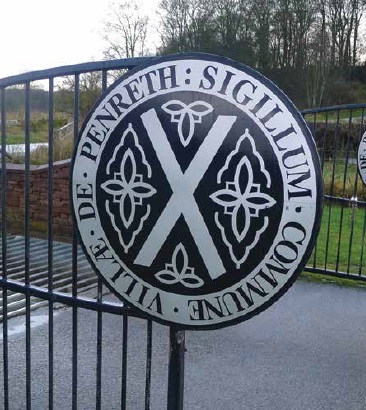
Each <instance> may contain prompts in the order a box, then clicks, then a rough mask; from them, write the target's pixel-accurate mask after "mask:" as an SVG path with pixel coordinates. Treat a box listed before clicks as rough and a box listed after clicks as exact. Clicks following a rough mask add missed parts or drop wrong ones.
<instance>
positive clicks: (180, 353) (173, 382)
mask: <svg viewBox="0 0 366 410" xmlns="http://www.w3.org/2000/svg"><path fill="white" fill-rule="evenodd" d="M184 354H185V333H184V330H182V329H180V328H179V327H178V326H176V325H172V326H170V355H169V375H168V407H167V408H168V410H183V396H184Z"/></svg>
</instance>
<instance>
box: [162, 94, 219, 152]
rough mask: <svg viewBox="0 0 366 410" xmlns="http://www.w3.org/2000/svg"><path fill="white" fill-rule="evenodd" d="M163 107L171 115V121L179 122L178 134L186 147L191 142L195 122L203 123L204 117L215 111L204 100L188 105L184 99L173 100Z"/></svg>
mask: <svg viewBox="0 0 366 410" xmlns="http://www.w3.org/2000/svg"><path fill="white" fill-rule="evenodd" d="M162 109H163V110H164V111H165V112H166V113H168V114H170V115H171V122H175V123H178V135H179V139H180V142H181V143H182V145H183V146H184V147H186V146H187V145H188V144H189V143H190V142H191V139H192V137H193V135H194V129H195V124H201V123H202V117H204V116H205V115H207V114H209V113H210V112H212V111H213V107H212V106H211V105H210V104H208V103H206V102H204V101H195V102H192V103H190V104H188V105H187V104H185V103H183V102H182V101H178V100H172V101H169V102H167V103H166V104H164V105H163V106H162ZM184 125H185V127H183V126H184ZM183 128H184V130H183Z"/></svg>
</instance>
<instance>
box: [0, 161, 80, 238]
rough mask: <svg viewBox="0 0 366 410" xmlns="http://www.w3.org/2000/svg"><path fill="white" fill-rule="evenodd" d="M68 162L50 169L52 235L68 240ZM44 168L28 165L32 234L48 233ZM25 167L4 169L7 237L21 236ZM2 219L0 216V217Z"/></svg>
mask: <svg viewBox="0 0 366 410" xmlns="http://www.w3.org/2000/svg"><path fill="white" fill-rule="evenodd" d="M69 169H70V160H65V161H58V162H55V163H54V166H53V196H52V199H53V218H52V224H53V233H54V235H55V236H56V237H60V239H62V238H63V237H64V238H65V239H67V238H68V237H70V235H71V233H72V222H71V219H72V218H71V210H70V205H69V186H68V184H69ZM47 179H48V166H47V165H38V166H35V165H31V166H30V178H29V182H30V196H29V201H30V207H29V224H30V230H31V233H32V234H33V235H36V236H45V235H46V234H47V223H48V222H47V214H48V200H47V189H48V188H47V185H48V184H47ZM24 184H25V172H24V165H18V164H7V166H6V221H7V232H8V234H23V233H24ZM0 190H2V186H1V181H0ZM0 220H1V215H0Z"/></svg>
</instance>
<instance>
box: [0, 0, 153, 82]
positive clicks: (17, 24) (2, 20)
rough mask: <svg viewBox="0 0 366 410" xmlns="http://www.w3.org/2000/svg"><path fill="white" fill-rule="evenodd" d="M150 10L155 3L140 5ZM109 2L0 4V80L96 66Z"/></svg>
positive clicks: (18, 0)
mask: <svg viewBox="0 0 366 410" xmlns="http://www.w3.org/2000/svg"><path fill="white" fill-rule="evenodd" d="M141 2H142V3H143V4H144V7H146V9H148V10H150V13H149V15H150V16H151V15H153V13H152V12H151V11H152V10H155V8H156V4H157V3H158V0H141ZM109 4H110V0H95V1H93V0H0V78H3V77H6V76H10V75H15V74H20V73H23V72H26V71H32V70H41V69H46V68H52V67H57V66H62V65H68V64H77V63H83V62H87V61H91V60H101V59H102V56H103V54H102V52H103V49H105V45H104V42H103V40H102V35H101V31H102V27H103V25H102V20H103V19H106V17H107V14H108V11H109Z"/></svg>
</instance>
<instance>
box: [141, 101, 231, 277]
mask: <svg viewBox="0 0 366 410" xmlns="http://www.w3.org/2000/svg"><path fill="white" fill-rule="evenodd" d="M141 119H142V123H143V124H144V126H145V128H146V130H147V133H148V135H149V137H150V140H151V142H152V144H153V147H154V149H155V151H156V155H157V157H158V159H159V161H160V164H161V166H162V168H163V170H164V172H165V175H166V178H167V179H168V181H169V184H170V186H171V189H172V191H173V195H172V196H171V198H170V200H169V202H168V203H167V205H166V207H165V209H164V210H163V212H162V214H161V215H160V217H159V219H158V221H157V222H156V224H155V226H154V227H153V229H152V230H151V232H150V235H149V236H148V238H147V240H146V242H145V243H144V244H143V246H142V248H141V250H140V252H139V254H138V255H137V257H136V259H135V263H136V264H138V265H143V266H150V265H151V264H152V262H153V260H154V259H155V257H156V255H157V254H158V252H159V250H160V248H161V247H162V245H163V244H164V242H165V240H166V238H167V237H168V235H169V233H170V232H171V230H172V229H173V227H174V225H175V223H176V222H177V220H178V218H179V217H180V215H183V216H184V219H185V221H186V223H187V225H188V227H189V229H190V231H191V234H192V236H193V238H194V240H195V242H196V245H197V247H198V249H199V251H200V254H201V256H202V259H203V261H204V263H205V265H206V267H207V270H208V272H209V275H210V277H211V278H212V279H215V278H217V277H219V276H221V275H222V274H223V273H225V267H224V265H223V263H222V260H221V258H220V256H219V254H218V252H217V249H216V247H215V244H214V242H213V240H212V237H211V235H210V233H209V231H208V229H207V226H206V224H205V221H204V219H203V217H202V215H201V212H200V210H199V208H198V205H197V203H196V200H195V198H194V196H193V194H194V191H195V190H196V188H197V186H198V184H199V182H200V181H201V179H202V178H203V176H204V174H205V172H206V171H207V169H208V167H209V165H210V164H211V162H212V160H213V157H214V156H215V155H216V153H217V151H218V150H219V148H220V146H221V145H222V143H223V141H224V139H225V137H226V136H227V134H228V133H229V131H230V129H231V127H232V126H233V124H234V122H235V120H236V117H234V116H219V117H218V118H217V120H216V121H215V123H214V124H213V126H212V128H211V129H210V131H209V133H208V134H207V136H206V138H205V139H204V140H203V142H202V144H201V146H200V147H199V149H198V151H197V154H196V155H195V157H194V158H193V160H192V162H191V164H190V165H189V167H188V168H187V170H186V171H185V173H184V174H183V172H182V170H181V168H180V166H179V164H178V162H177V160H176V158H175V155H174V152H173V150H172V148H171V146H170V144H169V142H168V138H167V136H166V134H165V131H164V129H163V127H162V125H161V123H160V120H159V118H158V116H157V114H156V111H155V110H154V109H151V110H149V111H147V112H145V113H144V114H142V115H141Z"/></svg>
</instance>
